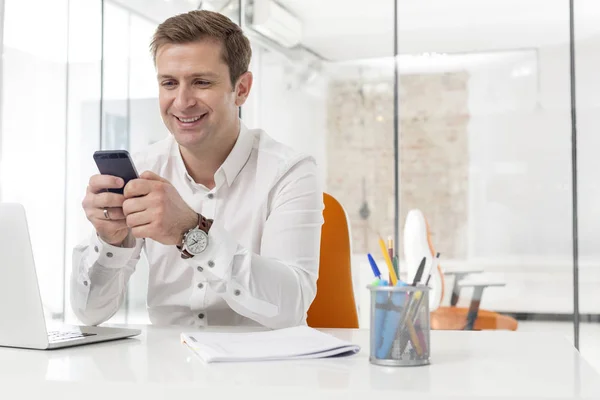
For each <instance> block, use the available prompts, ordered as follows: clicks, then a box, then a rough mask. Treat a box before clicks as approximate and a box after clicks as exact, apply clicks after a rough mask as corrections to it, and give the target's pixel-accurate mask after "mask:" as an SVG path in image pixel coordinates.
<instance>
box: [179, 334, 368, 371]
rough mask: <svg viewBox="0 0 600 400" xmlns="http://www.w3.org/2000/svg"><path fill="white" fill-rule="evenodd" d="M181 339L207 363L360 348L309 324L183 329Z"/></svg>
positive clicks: (318, 355) (345, 352)
mask: <svg viewBox="0 0 600 400" xmlns="http://www.w3.org/2000/svg"><path fill="white" fill-rule="evenodd" d="M181 340H182V342H183V343H185V344H186V345H187V346H188V347H189V348H190V349H191V350H192V351H193V352H194V353H196V354H197V355H198V356H199V357H200V358H201V359H202V360H203V361H204V362H206V363H211V362H227V361H267V360H293V359H306V358H324V357H331V356H343V355H352V354H355V353H358V352H359V351H360V346H358V345H355V344H352V343H349V342H346V341H343V340H341V339H338V338H336V337H334V336H332V335H329V334H326V333H323V332H320V331H318V330H316V329H313V328H309V327H307V326H297V327H294V328H285V329H277V330H272V331H265V332H243V333H216V332H194V333H182V334H181Z"/></svg>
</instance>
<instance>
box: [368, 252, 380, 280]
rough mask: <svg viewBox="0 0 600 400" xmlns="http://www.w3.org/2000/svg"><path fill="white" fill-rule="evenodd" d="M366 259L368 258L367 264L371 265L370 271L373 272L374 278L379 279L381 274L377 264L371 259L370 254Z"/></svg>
mask: <svg viewBox="0 0 600 400" xmlns="http://www.w3.org/2000/svg"><path fill="white" fill-rule="evenodd" d="M367 257H368V258H369V264H370V265H371V269H372V270H373V275H375V278H377V279H381V272H379V268H378V267H377V263H376V262H375V260H374V259H373V256H372V255H371V253H369V254H367Z"/></svg>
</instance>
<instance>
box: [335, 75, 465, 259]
mask: <svg viewBox="0 0 600 400" xmlns="http://www.w3.org/2000/svg"><path fill="white" fill-rule="evenodd" d="M468 79H469V76H468V74H467V73H466V72H458V73H445V74H427V75H403V76H401V78H400V90H399V97H400V179H401V181H400V187H401V191H400V194H401V195H400V206H401V212H400V215H401V219H400V221H401V224H402V223H403V221H404V218H405V216H406V213H407V212H408V210H410V209H411V208H420V209H421V210H422V211H423V212H424V213H425V215H426V216H427V218H428V220H429V223H430V226H431V228H432V233H433V235H434V240H435V243H436V246H437V248H438V249H439V251H440V252H443V253H444V255H445V257H447V258H450V257H461V256H464V255H465V253H466V245H467V240H466V238H467V235H466V228H467V217H468V208H467V206H468V203H467V202H468V162H469V157H468V156H469V149H468V136H467V126H468V122H469V114H468V108H467V107H468V103H467V100H468V90H467V83H468ZM393 112H394V107H393V82H392V81H390V80H387V81H380V82H364V83H363V82H359V81H357V80H352V81H333V82H332V83H331V84H330V87H329V97H328V137H327V157H328V177H327V188H328V191H329V192H330V193H331V194H333V195H334V196H336V197H337V198H338V199H339V200H340V201H341V202H342V204H343V205H344V207H345V208H346V211H347V212H348V215H349V217H350V220H351V225H352V239H353V246H354V251H355V252H367V251H371V252H377V251H378V250H377V249H378V247H377V243H376V239H377V235H378V234H380V235H382V236H383V237H384V238H385V237H387V236H388V235H393V233H394V227H393V222H394V146H393V144H394V143H393V140H394V137H393V132H394V126H393V122H394V121H393V118H394V114H393ZM365 203H366V205H367V207H366V208H367V209H368V210H369V212H368V213H364V210H365ZM361 209H362V210H363V213H362V216H361ZM366 214H368V218H366V219H365V218H363V217H364V216H365V215H366ZM400 232H402V231H400Z"/></svg>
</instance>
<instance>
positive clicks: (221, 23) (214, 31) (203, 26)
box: [150, 10, 252, 87]
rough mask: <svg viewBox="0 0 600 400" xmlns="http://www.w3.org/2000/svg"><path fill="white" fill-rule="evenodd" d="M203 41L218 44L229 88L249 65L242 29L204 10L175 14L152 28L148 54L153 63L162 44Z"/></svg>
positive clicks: (219, 15)
mask: <svg viewBox="0 0 600 400" xmlns="http://www.w3.org/2000/svg"><path fill="white" fill-rule="evenodd" d="M204 39H216V40H218V41H219V42H220V43H221V44H222V48H223V51H222V54H221V57H222V59H223V61H224V62H225V64H227V66H228V67H229V77H230V79H231V85H232V86H233V87H235V83H236V82H237V80H238V78H239V77H240V76H241V75H242V74H243V73H244V72H246V71H248V66H249V65H250V58H251V57H252V49H251V47H250V41H249V40H248V38H247V37H246V36H245V35H244V33H243V32H242V29H241V28H240V27H239V26H238V25H236V24H235V23H234V22H233V21H232V20H230V19H229V18H227V17H226V16H224V15H222V14H219V13H216V12H212V11H207V10H195V11H190V12H188V13H185V14H179V15H175V16H174V17H171V18H169V19H167V20H166V21H164V22H163V23H162V24H160V25H159V26H158V28H156V32H154V36H153V38H152V42H151V43H150V51H151V52H152V58H153V59H154V62H155V63H156V53H157V52H158V49H159V48H160V47H161V46H163V45H165V44H185V43H192V42H196V41H199V40H204Z"/></svg>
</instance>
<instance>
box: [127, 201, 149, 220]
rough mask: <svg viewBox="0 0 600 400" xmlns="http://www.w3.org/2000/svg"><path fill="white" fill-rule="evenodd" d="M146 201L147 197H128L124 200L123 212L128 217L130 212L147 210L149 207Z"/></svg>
mask: <svg viewBox="0 0 600 400" xmlns="http://www.w3.org/2000/svg"><path fill="white" fill-rule="evenodd" d="M146 203H147V201H146V198H145V197H142V198H134V199H127V200H125V201H124V202H123V214H125V216H126V217H127V216H128V215H129V214H133V213H139V212H142V211H145V210H146V209H147V208H148V207H147V206H146Z"/></svg>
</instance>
